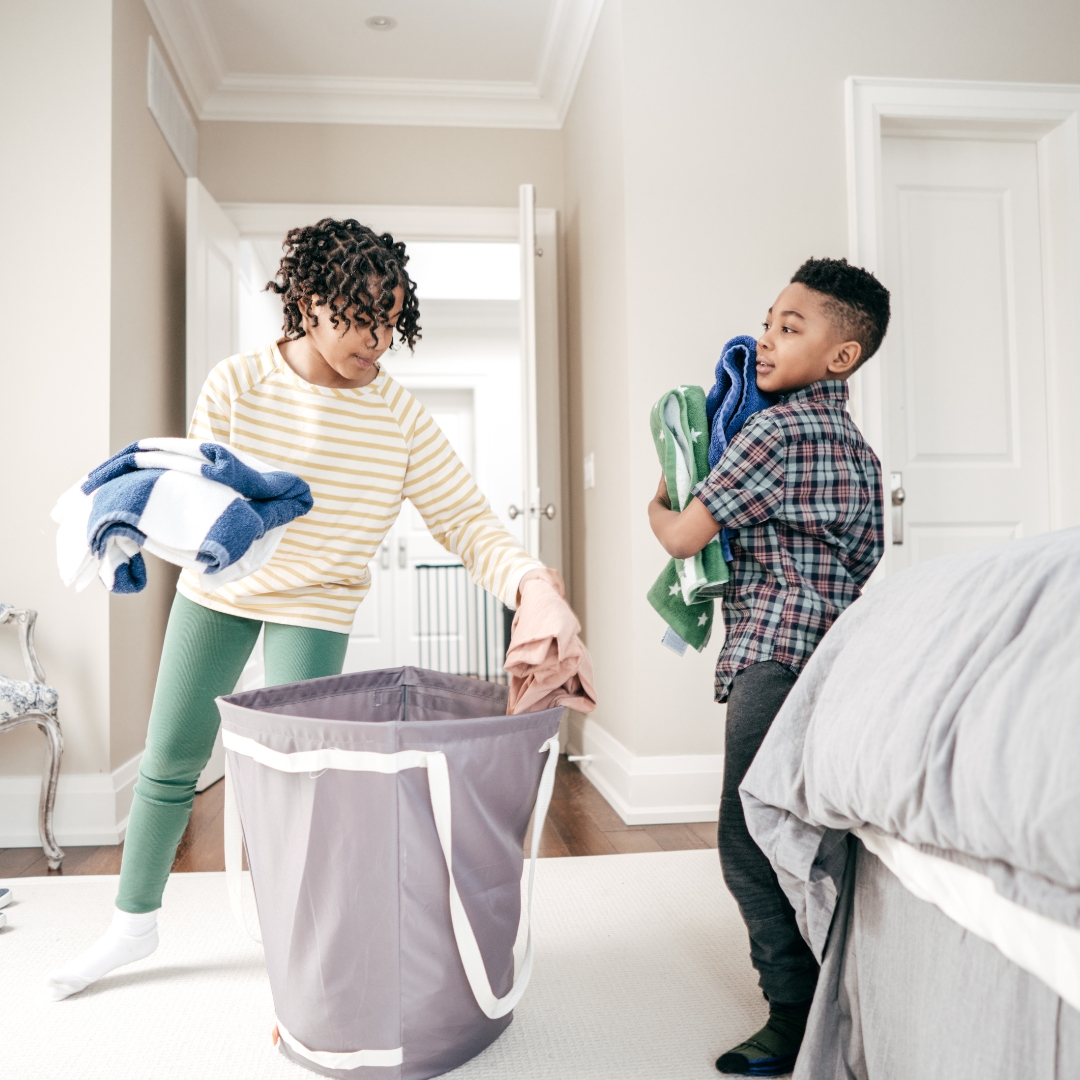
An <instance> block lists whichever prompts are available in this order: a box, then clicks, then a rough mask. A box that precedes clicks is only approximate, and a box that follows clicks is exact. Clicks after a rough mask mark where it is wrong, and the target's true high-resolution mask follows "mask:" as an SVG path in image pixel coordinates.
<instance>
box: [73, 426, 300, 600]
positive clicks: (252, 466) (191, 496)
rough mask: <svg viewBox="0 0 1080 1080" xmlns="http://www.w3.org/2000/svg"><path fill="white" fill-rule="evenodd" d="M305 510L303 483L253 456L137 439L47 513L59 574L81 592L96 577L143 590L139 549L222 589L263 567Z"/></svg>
mask: <svg viewBox="0 0 1080 1080" xmlns="http://www.w3.org/2000/svg"><path fill="white" fill-rule="evenodd" d="M312 505H313V501H312V497H311V491H310V489H309V488H308V485H307V484H306V483H305V482H304V481H303V480H301V479H300V477H298V476H295V475H294V474H292V473H289V472H285V471H283V470H281V469H275V468H273V467H272V466H270V465H267V464H266V463H265V462H262V461H260V460H259V459H258V458H256V457H254V456H253V455H251V454H247V453H244V452H242V451H239V450H234V449H231V448H230V447H226V446H222V445H221V444H220V443H213V442H200V441H199V440H198V439H171V438H161V439H142V440H140V441H139V442H136V443H132V444H131V445H130V446H127V447H125V448H124V449H123V450H121V451H120V452H119V453H117V454H114V455H113V456H112V457H111V458H109V459H108V461H106V462H104V463H103V464H101V465H99V466H98V467H97V468H96V469H94V470H93V471H92V472H90V473H89V474H88V475H87V476H85V477H83V479H82V480H80V481H79V482H78V483H77V484H75V485H74V487H72V488H71V489H70V490H68V491H66V492H65V493H64V494H63V495H62V496H61V497H60V499H59V501H58V502H57V504H56V506H55V507H54V509H53V512H52V518H53V520H54V521H55V522H57V523H58V525H59V526H60V528H59V531H58V532H57V537H56V550H57V561H58V563H59V566H60V576H61V577H62V578H63V580H64V584H65V585H72V584H74V585H75V587H76V588H77V589H80V590H81V589H84V588H86V586H87V585H89V584H90V582H91V581H92V580H93V579H94V578H95V577H97V578H99V579H100V581H101V582H102V584H103V585H104V586H105V587H106V588H107V589H108V590H109V591H110V592H116V593H133V592H141V591H142V589H143V588H145V586H146V565H145V563H144V561H143V558H142V554H141V552H142V550H143V549H145V550H146V551H149V552H150V553H151V554H153V555H157V556H158V557H159V558H162V559H164V560H166V561H167V562H171V563H175V564H176V565H177V566H182V567H186V568H188V569H192V570H195V571H197V572H198V573H200V574H201V575H202V577H203V581H204V583H205V584H204V587H205V588H209V589H216V588H220V587H221V586H222V585H227V584H228V583H229V582H232V581H237V580H239V579H240V578H242V577H246V576H247V575H248V574H250V573H253V572H254V571H255V570H258V569H259V568H260V567H262V566H265V565H266V563H267V562H269V560H270V558H271V557H272V556H273V554H274V551H275V549H276V548H277V545H278V543H279V541H280V540H281V537H282V535H283V534H284V532H285V529H286V526H287V525H288V524H289V522H290V521H292V520H293V519H294V518H297V517H300V516H302V515H304V514H306V513H307V512H308V511H309V510H310V509H311V507H312Z"/></svg>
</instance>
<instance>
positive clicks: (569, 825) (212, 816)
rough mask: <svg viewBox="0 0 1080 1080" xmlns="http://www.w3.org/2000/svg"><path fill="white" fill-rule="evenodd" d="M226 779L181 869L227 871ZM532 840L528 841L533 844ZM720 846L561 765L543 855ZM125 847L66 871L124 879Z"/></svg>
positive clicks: (79, 855) (182, 850) (183, 851)
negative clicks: (616, 800)
mask: <svg viewBox="0 0 1080 1080" xmlns="http://www.w3.org/2000/svg"><path fill="white" fill-rule="evenodd" d="M224 800H225V785H224V784H223V783H221V782H220V781H219V782H218V783H216V784H214V786H213V787H210V788H208V789H207V790H206V791H204V792H202V794H200V795H196V796H195V809H194V811H193V812H192V815H191V822H190V823H189V824H188V827H187V831H186V832H185V833H184V836H183V839H182V840H181V841H180V847H179V849H178V850H177V852H176V861H175V862H174V863H173V870H174V871H180V872H184V871H191V870H224V869H225V856H224V853H223V840H222V834H223V825H222V807H223V804H224ZM526 843H528V841H526ZM708 847H712V848H714V847H716V823H715V822H713V821H706V822H695V823H693V824H690V825H626V824H624V822H623V820H622V818H620V817H619V815H618V814H616V813H615V811H614V810H612V809H611V807H610V806H609V805H608V804H607V802H606V801H605V799H604V797H603V796H602V795H601V794H600V793H599V792H598V791H597V790H596V788H594V787H593V786H592V784H590V783H589V781H588V780H586V779H585V777H584V776H583V775H582V773H581V772H580V771H579V770H578V768H577V766H576V765H571V764H569V763H568V762H567V761H566V759H565V758H563V759H562V760H560V762H559V770H558V773H557V774H556V778H555V792H554V794H553V795H552V799H551V809H550V810H549V811H548V818H547V822H546V824H545V825H544V835H543V837H542V839H541V841H540V854H541V856H547V857H559V856H567V855H615V854H623V853H626V852H631V851H683V850H686V849H687V848H708ZM122 851H123V845H122V844H118V845H114V846H110V847H69V848H65V849H64V852H65V854H64V862H63V866H62V868H61V870H59V871H57V873H63V874H118V873H119V872H120V855H121V852H122ZM47 873H49V868H48V865H47V864H46V862H45V856H44V855H43V854H42V851H41V849H40V848H0V879H3V878H15V877H32V876H36V875H39V874H47Z"/></svg>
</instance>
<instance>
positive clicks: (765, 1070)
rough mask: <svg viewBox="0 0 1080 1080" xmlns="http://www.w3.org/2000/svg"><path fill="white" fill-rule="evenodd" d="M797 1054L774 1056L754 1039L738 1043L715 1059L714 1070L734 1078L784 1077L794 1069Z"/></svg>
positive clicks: (767, 1048)
mask: <svg viewBox="0 0 1080 1080" xmlns="http://www.w3.org/2000/svg"><path fill="white" fill-rule="evenodd" d="M798 1056H799V1055H798V1053H797V1052H796V1053H794V1054H774V1053H773V1052H772V1051H771V1050H770V1049H769V1047H767V1046H763V1045H762V1044H761V1043H759V1042H757V1041H756V1040H754V1039H747V1040H746V1042H744V1043H739V1045H738V1046H736V1047H735V1048H734V1049H732V1050H729V1051H728V1052H727V1053H726V1054H722V1055H721V1056H720V1057H718V1058H717V1059H716V1068H717V1070H718V1071H720V1072H722V1073H727V1074H729V1075H734V1076H784V1075H785V1074H786V1073H789V1072H791V1070H792V1069H794V1068H795V1059H796V1058H797V1057H798Z"/></svg>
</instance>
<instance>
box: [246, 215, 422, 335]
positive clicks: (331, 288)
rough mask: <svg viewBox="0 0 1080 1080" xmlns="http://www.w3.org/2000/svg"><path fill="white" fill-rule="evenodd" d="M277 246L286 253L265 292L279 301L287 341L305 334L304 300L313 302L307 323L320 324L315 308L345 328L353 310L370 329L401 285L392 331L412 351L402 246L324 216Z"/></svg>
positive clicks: (411, 308)
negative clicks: (402, 293)
mask: <svg viewBox="0 0 1080 1080" xmlns="http://www.w3.org/2000/svg"><path fill="white" fill-rule="evenodd" d="M281 246H282V249H283V250H284V252H285V254H284V255H282V257H281V265H280V267H279V268H278V272H277V275H276V277H275V279H274V280H273V281H269V282H267V284H266V288H267V290H269V291H272V292H275V293H277V294H278V296H280V297H281V299H282V304H283V306H284V308H285V336H286V337H287V338H299V337H303V336H304V319H303V314H302V312H301V311H300V302H301V301H305V300H306V301H308V303H309V304H311V302H312V301H314V304H312V306H311V309H310V311H309V317H310V319H311V322H312V325H317V324H318V321H319V317H318V315H316V313H315V310H314V308H315V307H325V308H329V310H330V324H331V325H332V326H334V327H337V326H340V325H342V324H344V329H345V330H348V329H349V327H350V326H351V325H352V323H351V321H350V319H349V316H348V315H346V314H345V313H346V312H347V311H349V310H353V309H355V310H353V318H357V317H358V316H365V317H366V318H367V320H368V325H370V326H371V327H375V326H377V325H381V326H386V325H388V324H389V318H388V316H389V314H390V312H391V311H392V310H393V307H394V302H395V299H394V289H396V288H397V287H398V286H399V285H400V286H401V287H402V288H403V289H404V291H405V302H404V304H402V307H401V314H400V315H399V316H398V320H397V331H398V333H399V334H400V335H401V340H402V341H403V342H404V343H405V344H406V345H408V346H409V351H410V352H411V351H412V349H413V346H414V345H415V344H416V342H417V340H418V339H419V338H420V336H421V335H420V322H419V318H420V305H419V304H418V303H417V299H416V284H415V282H414V281H413V280H412V278H410V277H409V275H408V272H407V271H406V270H405V266H406V264H407V263H408V261H409V256H408V255H406V254H405V245H404V244H403V243H401V242H400V241H397V242H395V240H394V238H393V237H392V236H391V235H390V234H389V233H382V234H381V235H380V234H378V233H376V232H375V231H374V230H373V229H369V228H368V227H367V226H366V225H361V224H360V222H359V221H355V220H353V219H352V218H348V219H346V220H345V221H335V220H334V219H333V218H323V219H322V221H320V222H319V223H318V224H317V225H305V226H304V227H303V228H301V229H290V230H289V231H288V233H287V234H286V236H285V242H284V243H283V244H282V245H281ZM374 336H375V335H374V333H372V337H373V338H374Z"/></svg>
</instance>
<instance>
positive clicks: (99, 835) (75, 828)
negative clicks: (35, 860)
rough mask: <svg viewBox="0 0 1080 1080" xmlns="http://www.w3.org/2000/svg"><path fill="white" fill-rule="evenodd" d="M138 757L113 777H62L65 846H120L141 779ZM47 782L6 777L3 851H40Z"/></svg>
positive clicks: (59, 800) (61, 838)
mask: <svg viewBox="0 0 1080 1080" xmlns="http://www.w3.org/2000/svg"><path fill="white" fill-rule="evenodd" d="M141 758H142V754H141V753H140V754H136V755H135V757H133V758H132V759H131V760H130V761H125V762H124V764H123V765H121V766H120V767H119V768H117V769H115V770H114V771H113V772H111V773H68V774H64V773H61V775H60V782H59V784H58V785H57V788H56V809H55V811H54V813H53V827H54V829H55V830H56V842H57V843H58V844H59V845H60V846H61V847H64V846H66V845H67V846H71V847H80V846H83V845H97V844H119V843H120V841H121V840H123V839H124V833H125V832H126V831H127V820H128V812H129V811H130V810H131V800H132V797H133V795H134V791H135V781H136V779H137V778H138V775H139V760H140V759H141ZM40 797H41V777H40V775H39V776H0V847H37V846H38V845H39V844H40V843H41V840H40V838H39V837H38V827H37V816H38V800H39V798H40Z"/></svg>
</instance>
